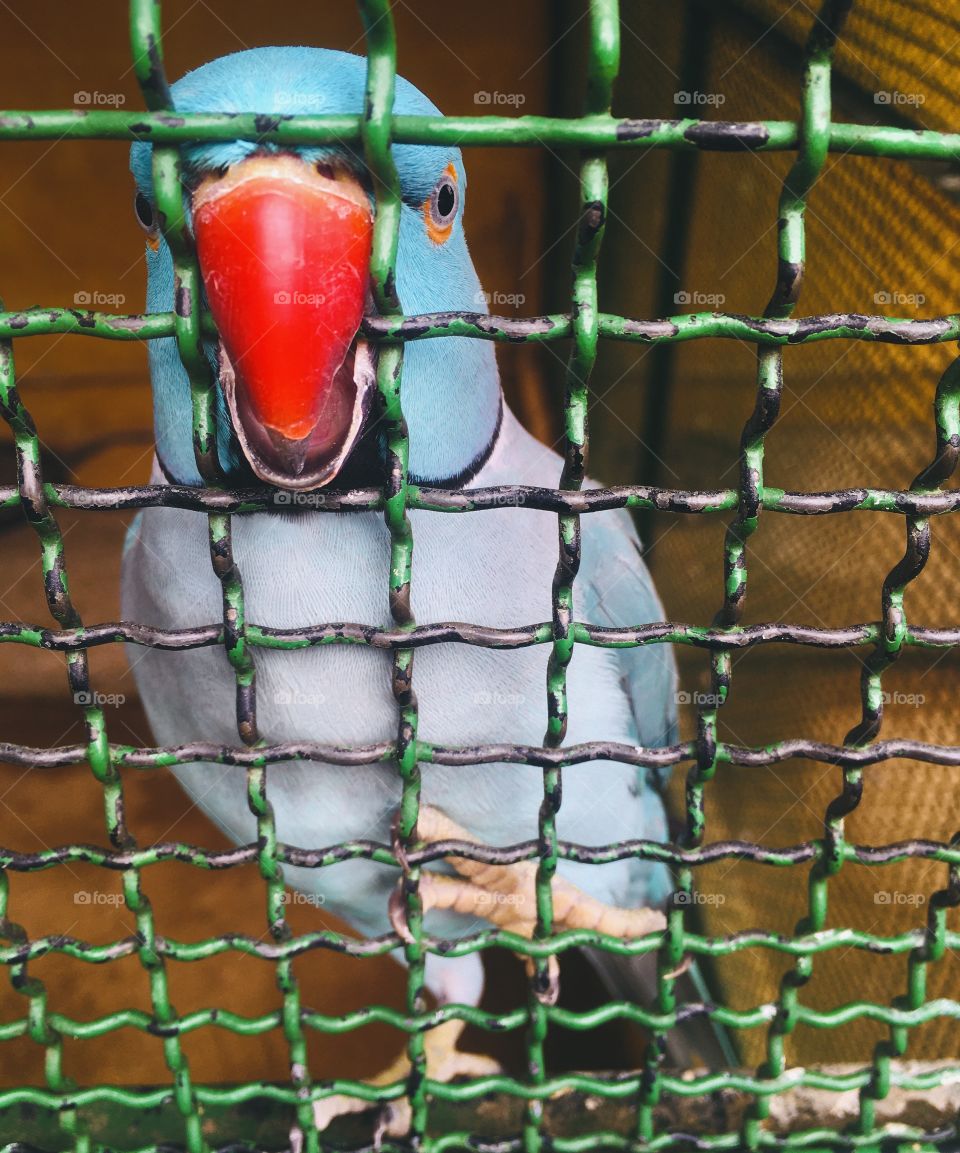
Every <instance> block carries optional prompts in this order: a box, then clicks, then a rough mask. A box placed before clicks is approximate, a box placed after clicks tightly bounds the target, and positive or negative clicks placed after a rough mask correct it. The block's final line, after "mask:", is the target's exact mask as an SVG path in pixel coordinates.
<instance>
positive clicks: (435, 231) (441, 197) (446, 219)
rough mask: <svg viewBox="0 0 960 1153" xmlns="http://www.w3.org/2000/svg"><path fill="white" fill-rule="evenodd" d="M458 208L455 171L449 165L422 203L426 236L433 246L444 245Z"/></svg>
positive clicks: (458, 198)
mask: <svg viewBox="0 0 960 1153" xmlns="http://www.w3.org/2000/svg"><path fill="white" fill-rule="evenodd" d="M459 207H460V190H459V188H458V187H457V170H456V169H455V168H454V166H453V165H452V164H449V165H448V166H447V168H446V170H445V171H444V173H443V175H442V176H441V177H440V179H439V180H438V181H437V183H436V186H435V187H434V189H433V192H431V193H430V196H429V197H428V198H427V200H426V201H425V202H424V205H423V215H424V218H425V220H426V222H427V235H428V236H429V237H430V239H431V240H432V241H433V242H434V244H445V243H446V241H448V240H449V239H450V234H451V232H452V231H453V220H454V217H455V216H456V215H457V209H458V208H459Z"/></svg>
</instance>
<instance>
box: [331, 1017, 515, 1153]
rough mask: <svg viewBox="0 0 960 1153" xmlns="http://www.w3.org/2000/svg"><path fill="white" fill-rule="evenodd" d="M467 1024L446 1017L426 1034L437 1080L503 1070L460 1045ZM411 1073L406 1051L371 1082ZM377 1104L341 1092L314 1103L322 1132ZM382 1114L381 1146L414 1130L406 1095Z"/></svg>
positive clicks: (402, 1077)
mask: <svg viewBox="0 0 960 1153" xmlns="http://www.w3.org/2000/svg"><path fill="white" fill-rule="evenodd" d="M465 1026H466V1022H464V1021H444V1022H443V1024H442V1025H437V1026H436V1028H434V1029H430V1030H429V1031H428V1032H427V1033H426V1034H425V1036H424V1051H425V1054H424V1055H425V1057H426V1062H427V1076H428V1077H429V1078H430V1079H431V1080H433V1081H444V1082H446V1081H453V1080H454V1079H455V1078H457V1077H493V1076H496V1075H497V1074H498V1073H502V1072H503V1070H502V1068H501V1067H500V1064H499V1062H497V1061H495V1060H494V1059H493V1058H492V1057H485V1056H483V1055H482V1054H481V1053H465V1052H464V1051H463V1050H462V1049H459V1048H458V1047H457V1042H458V1041H459V1040H460V1035H461V1034H462V1033H463V1030H464V1028H465ZM409 1075H410V1062H409V1060H408V1058H407V1056H406V1054H403V1055H402V1056H400V1057H398V1058H397V1060H396V1061H394V1062H392V1063H391V1064H390V1065H389V1066H388V1067H387V1068H386V1069H385V1070H384V1071H383V1072H382V1073H379V1074H378V1075H377V1076H376V1077H374V1078H373V1079H372V1080H371V1081H370V1082H369V1084H371V1085H392V1084H394V1083H395V1082H397V1081H402V1080H405V1079H406V1078H407V1077H409ZM373 1108H376V1106H375V1105H373V1104H372V1103H371V1102H369V1101H362V1100H360V1099H359V1098H357V1097H348V1096H346V1095H345V1094H339V1093H338V1094H337V1095H336V1096H334V1097H326V1098H324V1100H323V1101H317V1102H315V1103H314V1106H313V1122H314V1125H315V1126H316V1128H317V1132H318V1133H322V1132H323V1131H324V1130H325V1129H327V1127H328V1126H329V1125H330V1124H331V1123H332V1122H333V1121H334V1120H335V1119H336V1118H337V1117H342V1116H345V1115H346V1114H349V1113H364V1112H366V1111H367V1110H369V1109H373ZM379 1111H380V1115H379V1117H378V1120H377V1126H376V1129H375V1130H374V1137H373V1143H374V1147H375V1148H379V1146H380V1143H381V1141H382V1140H383V1138H384V1137H395V1138H399V1137H404V1136H406V1134H407V1133H408V1132H409V1131H410V1123H411V1120H412V1114H411V1110H410V1102H409V1101H408V1100H407V1098H406V1097H398V1098H396V1099H395V1100H393V1101H388V1102H387V1103H386V1104H384V1105H382V1106H380V1107H379Z"/></svg>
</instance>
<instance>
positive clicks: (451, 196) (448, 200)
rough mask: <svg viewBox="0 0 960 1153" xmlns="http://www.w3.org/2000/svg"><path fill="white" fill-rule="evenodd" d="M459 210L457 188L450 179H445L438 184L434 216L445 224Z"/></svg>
mask: <svg viewBox="0 0 960 1153" xmlns="http://www.w3.org/2000/svg"><path fill="white" fill-rule="evenodd" d="M456 210H457V189H456V187H455V186H454V184H453V183H452V181H450V180H444V181H442V182H441V183H440V184H439V185H438V186H437V194H436V197H435V199H434V217H435V218H436V220H437V221H438V223H439V222H443V223H444V224H445V223H446V222H447V220H449V218H450V217H451V216H453V214H454V212H456Z"/></svg>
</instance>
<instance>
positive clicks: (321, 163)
mask: <svg viewBox="0 0 960 1153" xmlns="http://www.w3.org/2000/svg"><path fill="white" fill-rule="evenodd" d="M314 168H315V169H316V170H317V172H319V173H320V175H321V176H324V177H326V178H327V180H335V179H336V175H337V174H336V172H335V170H334V167H333V165H332V164H329V163H328V162H327V161H325V160H318V161H317V163H316V164H315V165H314Z"/></svg>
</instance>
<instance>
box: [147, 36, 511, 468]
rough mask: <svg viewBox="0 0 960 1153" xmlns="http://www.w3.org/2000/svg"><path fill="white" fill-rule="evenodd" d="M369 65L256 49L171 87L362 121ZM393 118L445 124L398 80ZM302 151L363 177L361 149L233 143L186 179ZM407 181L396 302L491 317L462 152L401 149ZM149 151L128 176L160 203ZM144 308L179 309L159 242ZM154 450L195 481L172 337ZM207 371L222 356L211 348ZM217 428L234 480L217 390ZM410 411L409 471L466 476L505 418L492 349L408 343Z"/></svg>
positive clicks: (462, 342)
mask: <svg viewBox="0 0 960 1153" xmlns="http://www.w3.org/2000/svg"><path fill="white" fill-rule="evenodd" d="M365 82H366V60H365V59H364V58H363V57H360V56H354V55H351V54H350V53H348V52H337V51H333V50H331V49H325V48H305V47H290V48H251V49H248V50H246V51H244V52H236V53H234V54H233V55H230V56H222V57H220V58H219V59H217V60H212V61H211V62H210V63H208V64H204V65H203V66H202V67H200V68H197V69H195V70H194V71H193V72H188V73H187V74H186V75H185V76H184V77H183V78H182V79H180V80H178V81H177V83H176V84H174V85H173V86H172V93H173V100H174V106H175V107H176V109H177V110H178V111H181V112H255V113H263V114H267V115H269V114H274V115H278V114H279V115H291V114H297V113H300V114H305V113H306V114H341V115H342V114H350V115H357V114H360V113H361V112H362V110H363V106H364V86H365ZM394 111H395V112H397V113H399V114H406V115H427V116H440V115H441V113H440V111H439V110H438V109H437V108H436V106H435V105H434V104H432V103H431V102H430V101H429V100H428V99H427V98H426V97H425V96H424V95H423V93H422V92H420V91H419V90H418V89H417V88H415V87H414V86H413V85H412V84H410V83H409V82H408V81H406V80H404V79H403V78H402V77H399V76H398V77H397V83H396V97H395V102H394ZM255 150H256V151H260V152H263V151H276V152H281V151H282V152H291V151H292V152H295V153H297V154H298V155H299V156H301V157H303V159H304V160H305V161H306V162H308V163H311V164H312V163H316V162H317V161H319V160H323V159H327V158H330V157H336V159H337V160H339V161H340V163H347V164H349V165H350V166H352V167H355V168H357V169H362V167H363V161H362V159H361V158H360V157H359V156H358V155H357V154H356V152H354V151H352V150H350V149H348V148H346V147H344V146H339V145H337V146H325V147H322V148H317V147H304V146H296V147H291V146H289V145H276V144H256V143H254V142H252V141H244V140H232V141H226V142H223V141H221V142H216V143H199V144H192V145H187V146H185V147H184V148H183V149H182V157H183V163H184V168H185V170H186V171H187V172H189V173H194V174H202V173H204V172H213V171H216V170H218V169H222V168H224V167H229V166H230V165H232V164H236V163H237V162H239V161H240V160H243V159H244V157H246V156H249V155H250V154H251V153H252V152H254V151H255ZM392 152H393V158H394V162H395V164H396V166H397V172H398V175H399V178H400V186H401V193H402V196H403V202H404V203H403V208H402V210H401V214H400V216H401V219H400V235H399V242H398V250H397V270H396V271H397V294H398V296H399V298H400V303H401V306H402V307H403V310H404V312H405V313H407V314H414V313H421V312H439V311H445V310H448V309H456V310H464V311H469V312H486V311H487V307H486V304H485V302H484V297H483V294H482V293H481V289H480V282H479V280H478V279H477V274H476V271H475V270H474V267H473V262H472V260H471V259H470V254H469V252H468V251H467V244H466V240H465V238H464V233H463V219H462V217H463V208H464V201H465V196H464V193H465V192H466V174H465V172H464V169H463V160H462V157H461V155H460V151H459V149H456V148H444V147H435V146H433V145H412V144H397V145H394V146H393V149H392ZM151 153H152V148H151V146H150V145H149V144H147V143H145V142H138V143H136V144H134V145H133V147H132V149H131V153H130V169H131V171H132V172H133V175H134V178H135V179H136V182H137V186H138V188H139V189H140V191H141V192H143V193H144V195H146V196H147V197H148V199H151V200H152V193H153V179H152V175H151V167H150V165H151ZM448 164H453V165H454V166H455V168H456V170H457V176H458V185H459V189H460V193H461V196H460V207H459V210H458V213H457V218H456V220H455V222H454V226H453V232H452V234H451V236H450V239H449V240H448V241H447V242H446V243H445V244H442V245H438V244H434V243H433V242H432V241H431V240H430V239H429V237H428V236H427V233H426V229H425V226H424V220H423V215H422V212H421V208H420V206H421V205H422V204H423V202H424V200H426V198H427V197H428V196H429V195H430V192H431V190H432V189H433V187H434V185H435V184H436V181H437V179H438V177H439V176H440V174H441V173H442V172H443V170H444V169H445V168H446V166H447V165H448ZM147 308H148V310H149V311H151V312H166V311H171V310H172V309H173V261H172V258H171V255H170V250H169V249H168V247H167V245H166V244H165V243H164V242H163V241H162V240H161V242H160V245H159V247H158V249H157V251H156V252H154V251H152V250H150V249H149V248H148V249H147ZM148 350H149V357H150V374H151V378H152V381H153V394H154V426H155V434H156V440H157V450H158V454H159V456H160V459H161V461H163V463H164V465H165V467H166V469H167V471H168V473H169V474H170V475H171V476H172V477H174V478H175V479H176V480H178V481H180V482H182V483H185V484H198V483H199V482H200V477H199V474H198V472H197V468H196V464H195V462H194V456H193V447H192V437H191V407H190V388H189V381H188V379H187V375H186V372H185V371H184V369H183V366H182V365H181V363H180V358H179V355H178V353H177V348H176V343H175V341H174V340H173V339H172V338H165V339H162V340H154V341H150V342H149V345H148ZM207 352H208V356H209V358H210V361H211V364H213V363H215V360H214V350H213V348H212V347H211V348H208V350H207ZM217 391H218V395H217V409H218V411H217V429H218V449H219V454H220V460H221V464H222V466H223V468H224V469H225V470H226V472H227V474H228V476H229V475H230V474H231V473H239V472H240V471H242V470H243V463H242V457H241V456H240V454H239V450H238V449H237V447H236V445H235V443H234V442H233V441H232V438H231V437H230V433H229V429H230V418H229V416H228V414H227V409H226V403H225V400H224V397H223V395H222V393H221V392H220V390H219V388H218V390H217ZM403 407H404V414H405V416H406V419H407V425H408V428H409V436H410V473H411V475H412V476H413V477H415V478H417V479H418V480H436V479H440V478H447V477H451V476H455V475H457V474H458V473H461V472H463V471H464V470H465V469H467V468H468V467H469V466H470V465H471V464H472V463H473V461H474V460H475V459H476V457H477V456H478V454H480V453H481V452H482V451H483V450H484V449H485V447H486V446H487V445H488V443H489V442H490V439H491V436H492V435H493V432H494V429H495V428H496V423H497V419H498V416H499V410H500V386H499V379H498V376H497V368H496V360H495V354H494V349H493V347H492V345H490V344H489V343H488V342H486V341H482V340H473V339H466V338H462V337H460V338H458V337H442V338H437V339H430V340H421V341H417V342H413V343H410V344H408V345H407V346H406V349H405V353H404V365H403Z"/></svg>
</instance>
